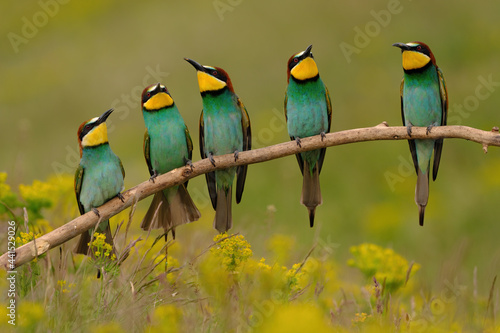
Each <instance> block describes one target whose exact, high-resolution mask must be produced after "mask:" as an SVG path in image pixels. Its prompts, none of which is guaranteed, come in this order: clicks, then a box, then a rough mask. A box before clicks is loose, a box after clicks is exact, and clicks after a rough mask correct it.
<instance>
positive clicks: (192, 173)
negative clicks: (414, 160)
mask: <svg viewBox="0 0 500 333" xmlns="http://www.w3.org/2000/svg"><path fill="white" fill-rule="evenodd" d="M426 132H427V129H426V128H425V127H413V129H412V136H411V138H412V139H441V138H459V139H465V140H469V141H474V142H477V143H480V144H482V145H483V149H484V150H485V152H486V151H487V147H488V146H497V147H498V146H500V134H499V133H498V128H497V127H494V128H493V130H492V131H489V132H488V131H482V130H479V129H475V128H472V127H467V126H439V127H433V128H432V130H431V131H430V132H429V133H426ZM406 139H410V137H409V136H408V133H407V129H406V127H403V126H399V127H389V126H388V125H387V123H385V122H383V123H382V124H380V125H377V126H374V127H367V128H356V129H351V130H345V131H340V132H335V133H328V134H326V137H324V138H323V139H321V136H320V135H317V136H313V137H309V138H303V139H301V147H299V146H298V145H297V143H296V142H295V141H289V142H285V143H280V144H277V145H273V146H269V147H265V148H260V149H255V150H250V151H243V152H240V153H239V154H238V160H237V161H235V159H234V154H227V155H222V156H215V157H214V159H215V165H216V167H214V166H212V164H211V163H210V161H209V160H208V159H203V160H201V161H197V162H195V163H193V167H194V168H193V169H191V168H190V167H182V168H178V169H175V170H172V171H170V172H168V173H166V174H163V175H160V176H158V177H157V178H156V180H155V182H154V183H153V182H150V181H145V182H143V183H141V184H139V185H137V186H135V187H133V188H131V189H129V190H127V191H125V192H123V193H122V194H123V197H124V198H125V202H123V203H122V202H121V201H120V199H118V198H114V199H112V200H110V201H108V202H107V203H105V204H104V205H102V206H101V207H99V212H100V215H101V218H102V219H108V218H110V217H112V216H114V215H116V214H118V213H119V212H121V211H122V210H124V209H126V208H128V207H130V206H132V205H134V204H135V203H136V202H138V201H140V200H142V199H144V198H146V197H148V196H150V195H152V194H154V193H156V192H158V191H159V190H162V189H165V188H167V187H171V186H174V185H178V184H181V183H183V182H185V181H186V180H188V179H190V178H193V177H196V176H199V175H202V174H205V173H207V172H210V171H214V170H218V169H225V168H228V167H232V166H238V165H244V164H253V163H261V162H265V161H269V160H273V159H277V158H280V157H284V156H288V155H293V154H296V153H300V152H304V151H308V150H314V149H318V148H324V147H332V146H339V145H344V144H349V143H355V142H364V141H375V140H406ZM97 222H98V217H97V216H96V215H95V214H94V213H93V212H89V213H87V214H84V215H82V216H79V217H77V218H76V219H74V220H72V221H70V222H68V223H66V224H65V225H63V226H61V227H59V228H57V229H55V230H53V231H51V232H49V233H47V234H45V235H43V236H41V237H40V238H37V239H36V245H35V243H34V242H33V241H32V242H29V243H27V244H25V245H23V246H20V247H19V248H17V249H16V257H15V267H19V266H21V265H23V264H25V263H27V262H29V261H31V260H33V259H34V258H35V257H36V256H37V255H38V256H40V255H42V254H44V253H45V252H47V251H48V250H50V249H52V248H54V247H56V246H59V245H61V244H63V243H65V242H67V241H69V240H70V239H72V238H73V237H76V236H78V235H80V234H81V233H83V232H85V231H87V230H89V229H90V228H93V227H94V226H95V225H96V224H97ZM8 259H9V258H8V253H4V254H3V255H2V256H1V257H0V267H2V268H4V269H6V270H12V269H14V267H11V266H10V264H9V261H8Z"/></svg>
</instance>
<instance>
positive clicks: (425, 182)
mask: <svg viewBox="0 0 500 333" xmlns="http://www.w3.org/2000/svg"><path fill="white" fill-rule="evenodd" d="M428 198H429V170H428V169H427V172H426V173H425V174H424V173H423V172H422V170H420V168H418V172H417V186H416V187H415V202H416V204H417V205H418V216H419V223H420V225H424V213H425V206H427V200H428Z"/></svg>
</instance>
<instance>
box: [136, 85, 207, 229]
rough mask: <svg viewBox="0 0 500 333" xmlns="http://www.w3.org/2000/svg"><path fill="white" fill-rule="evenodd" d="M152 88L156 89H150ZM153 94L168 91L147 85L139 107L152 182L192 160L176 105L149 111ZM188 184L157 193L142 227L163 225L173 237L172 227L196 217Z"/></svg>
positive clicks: (187, 136)
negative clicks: (146, 105)
mask: <svg viewBox="0 0 500 333" xmlns="http://www.w3.org/2000/svg"><path fill="white" fill-rule="evenodd" d="M152 88H155V89H154V90H152V91H151V89H152ZM148 89H149V90H148ZM148 91H149V95H148ZM156 94H168V92H167V90H166V88H165V87H164V86H161V85H160V84H158V85H154V86H150V87H148V88H146V89H145V90H144V93H143V109H142V113H143V117H144V123H145V124H146V133H145V136H144V157H145V159H146V163H147V165H148V169H149V173H150V175H151V177H152V178H151V179H152V180H153V181H154V178H155V177H156V176H157V175H160V174H164V173H167V172H169V171H171V170H173V169H176V168H180V167H183V166H185V165H186V164H188V163H191V158H192V152H193V143H192V141H191V136H190V135H189V131H188V129H187V127H186V124H185V123H184V119H182V116H181V114H180V113H179V110H178V109H177V106H176V105H175V104H171V105H167V106H165V107H162V108H160V109H158V110H148V109H147V108H145V107H144V103H145V102H147V100H148V99H149V98H152V97H153V96H155V95H156ZM169 96H170V95H169ZM187 184H188V182H185V183H184V184H181V185H179V186H173V187H170V188H167V189H165V190H163V191H160V192H158V193H156V194H155V196H154V197H153V201H152V203H151V205H150V207H149V209H148V212H147V213H146V215H145V217H144V219H143V221H142V223H141V228H143V229H144V230H149V229H150V228H152V229H158V228H163V229H164V230H165V232H166V233H167V232H168V231H171V232H172V235H173V237H174V238H175V227H177V226H179V225H181V224H185V223H189V222H192V221H196V220H198V219H199V218H200V212H199V211H198V209H197V208H196V206H195V204H194V203H193V201H192V199H191V197H190V196H189V194H188V192H187V189H186V188H187ZM165 237H166V236H165Z"/></svg>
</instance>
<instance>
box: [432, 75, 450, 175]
mask: <svg viewBox="0 0 500 333" xmlns="http://www.w3.org/2000/svg"><path fill="white" fill-rule="evenodd" d="M437 73H438V78H439V94H440V96H441V126H446V122H447V119H448V90H447V89H446V82H445V80H444V76H443V72H442V71H441V69H440V68H439V67H438V68H437ZM442 151H443V139H438V140H436V143H435V144H434V163H433V166H432V180H436V177H437V173H438V170H439V162H440V161H441V152H442Z"/></svg>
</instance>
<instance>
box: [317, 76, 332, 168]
mask: <svg viewBox="0 0 500 333" xmlns="http://www.w3.org/2000/svg"><path fill="white" fill-rule="evenodd" d="M325 101H326V111H327V113H328V131H327V133H329V132H330V127H331V126H332V101H331V99H330V93H329V92H328V88H327V87H326V86H325ZM325 153H326V148H321V150H320V153H319V159H318V167H319V170H318V173H321V168H322V167H323V161H324V160H325Z"/></svg>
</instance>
